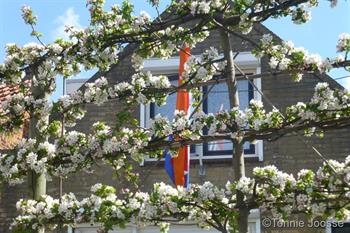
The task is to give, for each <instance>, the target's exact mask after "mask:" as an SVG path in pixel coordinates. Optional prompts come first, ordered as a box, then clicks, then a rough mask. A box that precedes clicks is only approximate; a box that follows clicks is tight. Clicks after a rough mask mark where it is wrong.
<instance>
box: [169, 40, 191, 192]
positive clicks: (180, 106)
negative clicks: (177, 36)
mask: <svg viewBox="0 0 350 233" xmlns="http://www.w3.org/2000/svg"><path fill="white" fill-rule="evenodd" d="M189 58H190V48H189V47H188V46H185V47H184V48H183V49H181V50H180V65H179V81H178V84H179V85H181V84H182V82H183V79H182V73H183V72H184V69H185V63H186V62H187V60H188V59H189ZM189 107H190V95H189V93H188V91H187V90H186V89H181V90H178V92H177V96H176V110H178V111H183V112H185V113H186V114H188V111H189ZM171 140H174V138H172V139H171ZM175 140H176V138H175ZM189 152H190V151H189V146H182V147H180V148H179V150H178V154H177V156H175V157H171V155H170V154H169V153H167V152H166V153H165V170H166V172H167V173H168V175H169V177H170V179H171V180H172V181H173V183H174V184H175V186H183V187H188V184H189V165H190V161H189V159H190V156H189Z"/></svg>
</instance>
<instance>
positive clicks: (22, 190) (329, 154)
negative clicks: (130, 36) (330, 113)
mask: <svg viewBox="0 0 350 233" xmlns="http://www.w3.org/2000/svg"><path fill="white" fill-rule="evenodd" d="M267 32H268V30H267V29H266V28H265V27H263V26H261V25H257V26H256V27H255V29H254V31H253V32H252V33H251V34H250V38H251V39H253V40H256V41H257V40H258V39H259V38H260V36H261V35H262V34H264V33H267ZM231 39H232V45H233V46H234V50H235V51H250V50H251V46H250V45H249V44H248V43H242V41H241V40H239V39H237V38H231ZM277 39H278V38H277ZM209 46H214V47H217V48H218V47H220V38H219V33H217V32H214V33H212V35H211V36H210V37H209V38H208V39H207V40H206V41H204V42H202V43H200V44H198V45H197V46H196V48H195V49H193V50H192V53H193V54H198V53H201V51H203V50H204V49H206V48H208V47H209ZM267 70H268V66H267V62H266V60H265V59H263V60H262V72H266V71H267ZM132 73H133V70H132V68H131V64H130V56H127V57H126V59H125V60H123V61H121V62H120V63H118V64H117V65H115V66H113V68H112V70H111V71H110V72H109V73H108V74H107V75H106V77H107V78H108V80H109V82H110V83H111V84H115V83H117V82H120V81H123V80H128V79H129V78H130V77H131V75H132ZM94 78H96V77H94ZM320 80H321V81H325V80H326V81H328V82H329V83H330V84H331V86H332V87H340V86H339V85H338V84H337V83H336V82H334V81H332V80H331V79H330V78H328V77H325V76H321V77H315V76H311V75H308V76H307V77H305V78H304V79H303V81H301V82H300V83H295V82H293V81H292V80H291V79H290V78H289V77H286V76H277V77H275V76H267V77H264V78H263V79H262V90H263V92H264V93H265V96H266V97H267V98H268V99H270V100H271V102H272V103H273V104H274V105H275V106H276V107H278V108H281V109H284V108H285V107H286V106H288V105H291V104H295V103H296V102H298V101H308V100H309V99H310V98H311V95H312V93H313V89H314V86H315V84H316V83H317V82H319V81H320ZM264 105H265V106H266V107H267V108H268V109H269V108H270V107H269V105H268V104H267V103H266V102H264ZM124 107H125V106H123V104H121V103H120V102H118V101H116V100H112V101H109V102H108V103H106V104H104V105H103V106H95V105H86V110H87V114H86V117H85V118H84V119H83V120H81V121H80V122H78V124H77V126H76V128H75V129H76V130H79V131H83V132H88V131H89V129H90V127H91V125H92V124H93V123H94V122H96V121H105V122H107V123H109V124H111V125H113V120H114V119H115V114H116V113H117V112H118V111H120V110H121V109H123V108H124ZM270 109H271V108H270ZM132 115H133V116H134V117H136V118H138V117H139V106H134V108H133V109H132ZM349 136H350V131H349V130H348V129H341V130H336V131H332V132H327V133H326V134H325V137H324V138H323V139H318V138H314V137H313V138H305V137H297V136H288V137H283V138H281V139H279V140H277V141H273V142H267V141H265V142H264V160H263V161H262V162H259V161H257V160H255V159H249V160H248V159H247V160H246V169H247V174H248V175H249V174H250V173H251V171H252V169H253V168H254V167H256V166H264V165H268V164H274V165H276V166H277V167H278V168H280V169H282V170H284V171H286V172H289V173H294V174H295V173H297V172H298V171H299V170H300V169H303V168H310V169H316V168H317V167H318V166H320V165H321V164H322V160H321V159H320V158H319V157H318V156H317V155H316V154H315V152H314V151H313V150H312V149H311V147H310V145H314V146H315V147H316V148H317V149H318V150H319V151H320V152H321V153H322V154H323V155H324V156H325V157H326V158H332V159H339V160H342V159H344V158H345V156H346V155H347V154H349V145H348V143H349V140H348V138H349ZM305 142H306V143H305ZM204 166H205V171H206V173H205V176H200V175H199V165H198V163H196V162H193V163H191V168H190V180H191V182H192V183H202V182H203V181H206V180H209V181H212V182H213V183H215V184H217V185H224V184H225V183H226V182H227V180H230V179H231V178H232V177H233V170H232V166H231V160H229V159H226V160H220V161H205V162H204ZM135 168H136V170H137V171H138V172H139V173H140V177H141V181H140V187H141V189H143V190H149V189H150V188H152V184H153V183H154V182H159V181H163V182H166V183H169V179H168V177H167V176H166V174H165V171H164V168H163V164H162V162H160V163H158V164H156V163H146V164H145V166H139V165H138V164H135ZM98 182H101V183H106V184H111V185H114V186H116V187H117V188H120V187H125V185H127V183H126V182H125V181H124V180H123V179H122V178H120V177H119V178H117V177H115V176H114V174H113V171H112V170H111V169H110V168H109V167H106V166H103V165H100V166H96V169H95V173H93V174H86V173H78V174H75V175H74V176H72V177H70V178H68V179H66V180H64V185H63V189H64V192H75V193H76V194H77V196H78V197H83V196H84V195H86V193H87V192H88V191H89V188H90V186H91V185H93V184H95V183H98ZM57 187H58V185H57V180H56V181H52V182H50V183H49V184H48V193H49V194H54V195H56V196H57V192H58V191H57ZM25 194H26V186H25V185H23V186H19V187H14V188H13V187H7V186H4V187H3V192H1V198H0V201H1V203H0V232H4V233H6V232H8V230H7V229H8V223H9V220H10V219H11V218H12V217H13V216H14V215H15V207H14V206H15V202H16V200H17V199H18V198H20V197H24V196H25ZM264 232H290V233H291V232H295V230H285V231H282V230H281V229H279V230H274V229H265V230H264ZM302 232H315V231H314V230H312V231H309V230H307V229H306V230H303V231H302Z"/></svg>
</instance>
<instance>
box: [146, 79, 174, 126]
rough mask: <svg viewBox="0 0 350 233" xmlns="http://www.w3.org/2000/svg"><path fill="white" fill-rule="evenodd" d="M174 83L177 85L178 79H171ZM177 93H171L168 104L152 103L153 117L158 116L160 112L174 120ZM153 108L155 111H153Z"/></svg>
mask: <svg viewBox="0 0 350 233" xmlns="http://www.w3.org/2000/svg"><path fill="white" fill-rule="evenodd" d="M171 84H172V85H177V79H176V80H172V81H171ZM175 103H176V93H174V94H172V95H169V96H168V98H167V100H166V104H164V105H163V106H158V105H157V104H152V106H151V108H152V109H151V118H153V117H154V116H157V115H158V114H160V115H162V116H166V117H168V119H169V121H172V120H173V118H174V112H175V107H176V104H175ZM152 110H153V113H152Z"/></svg>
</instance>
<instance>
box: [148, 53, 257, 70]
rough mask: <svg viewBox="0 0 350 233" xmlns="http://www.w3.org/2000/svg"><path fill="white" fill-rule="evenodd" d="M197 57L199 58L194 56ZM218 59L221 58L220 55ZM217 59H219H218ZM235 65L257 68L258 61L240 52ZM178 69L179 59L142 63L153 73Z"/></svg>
mask: <svg viewBox="0 0 350 233" xmlns="http://www.w3.org/2000/svg"><path fill="white" fill-rule="evenodd" d="M196 57H199V56H196ZM220 57H223V56H222V55H221V56H220ZM220 57H219V58H220ZM235 63H237V65H239V66H241V67H244V68H245V69H247V68H253V69H255V68H256V67H258V66H259V64H260V60H259V59H257V58H256V57H254V55H253V54H252V53H251V52H240V53H239V54H238V56H237V57H236V58H235ZM178 68H179V57H178V56H174V57H171V58H169V59H166V60H162V59H159V58H150V59H147V60H145V61H144V64H143V70H144V71H152V72H154V73H169V72H174V71H176V70H178Z"/></svg>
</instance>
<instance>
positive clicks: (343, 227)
mask: <svg viewBox="0 0 350 233" xmlns="http://www.w3.org/2000/svg"><path fill="white" fill-rule="evenodd" d="M348 232H350V222H349V221H345V222H337V221H329V222H327V226H326V233H348Z"/></svg>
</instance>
